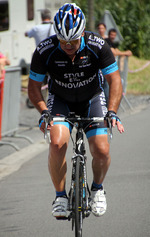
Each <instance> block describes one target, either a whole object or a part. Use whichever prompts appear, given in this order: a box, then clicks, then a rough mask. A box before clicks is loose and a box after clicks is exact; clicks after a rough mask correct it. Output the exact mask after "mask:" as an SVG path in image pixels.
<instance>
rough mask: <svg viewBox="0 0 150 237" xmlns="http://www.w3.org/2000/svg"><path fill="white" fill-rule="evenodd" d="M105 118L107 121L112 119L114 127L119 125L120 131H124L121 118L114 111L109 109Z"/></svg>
mask: <svg viewBox="0 0 150 237" xmlns="http://www.w3.org/2000/svg"><path fill="white" fill-rule="evenodd" d="M105 120H106V121H107V122H108V121H110V122H111V124H112V127H115V126H116V125H117V128H118V131H119V132H120V133H123V132H124V127H123V125H122V123H121V120H120V118H119V117H118V116H117V115H116V113H115V112H114V111H111V110H109V111H108V112H107V114H106V116H105Z"/></svg>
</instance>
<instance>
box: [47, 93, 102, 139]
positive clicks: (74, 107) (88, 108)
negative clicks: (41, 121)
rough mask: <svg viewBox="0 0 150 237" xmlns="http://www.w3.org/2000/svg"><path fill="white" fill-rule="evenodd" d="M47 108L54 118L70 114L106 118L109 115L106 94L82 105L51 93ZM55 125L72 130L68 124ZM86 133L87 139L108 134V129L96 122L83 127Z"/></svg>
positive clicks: (99, 95)
mask: <svg viewBox="0 0 150 237" xmlns="http://www.w3.org/2000/svg"><path fill="white" fill-rule="evenodd" d="M47 107H48V109H49V111H50V113H51V114H52V115H53V116H58V115H59V116H68V113H69V112H75V114H76V115H80V116H81V117H89V118H90V117H91V118H92V117H104V116H105V115H106V113H107V107H106V100H105V95H104V92H101V93H100V94H98V95H96V96H94V97H93V98H92V99H91V100H89V101H85V102H82V103H69V102H66V101H64V100H62V99H61V98H59V97H58V96H56V95H54V94H51V93H49V96H48V101H47ZM55 124H63V125H65V126H66V127H68V128H69V129H70V132H71V130H72V127H71V125H70V124H69V123H68V122H54V125H55ZM83 128H84V132H85V134H86V136H87V138H89V137H91V136H94V135H104V134H107V128H106V127H105V125H104V123H103V122H101V123H98V122H94V123H92V124H90V125H89V126H87V123H85V124H84V126H83Z"/></svg>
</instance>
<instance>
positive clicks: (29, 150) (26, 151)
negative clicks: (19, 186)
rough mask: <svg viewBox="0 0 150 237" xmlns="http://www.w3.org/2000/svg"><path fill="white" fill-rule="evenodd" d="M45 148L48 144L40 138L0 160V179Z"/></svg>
mask: <svg viewBox="0 0 150 237" xmlns="http://www.w3.org/2000/svg"><path fill="white" fill-rule="evenodd" d="M46 149H48V144H47V143H46V142H43V140H42V141H40V142H37V143H35V144H32V145H29V146H27V147H24V148H23V149H21V150H20V151H16V152H14V153H13V154H11V155H9V156H7V157H5V158H3V159H2V160H0V180H2V179H3V178H4V177H6V176H8V175H10V174H12V173H13V172H15V171H17V170H19V169H20V167H21V166H22V165H23V164H24V163H25V162H27V161H29V160H31V159H32V158H34V157H35V156H36V155H37V154H39V153H41V152H43V151H45V150H46Z"/></svg>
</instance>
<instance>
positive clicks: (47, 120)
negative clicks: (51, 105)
mask: <svg viewBox="0 0 150 237" xmlns="http://www.w3.org/2000/svg"><path fill="white" fill-rule="evenodd" d="M52 126H53V121H52V116H51V114H50V112H49V110H43V111H42V115H41V118H40V120H39V128H40V130H41V131H42V132H43V133H44V132H45V127H46V128H47V129H48V130H50V128H51V127H52Z"/></svg>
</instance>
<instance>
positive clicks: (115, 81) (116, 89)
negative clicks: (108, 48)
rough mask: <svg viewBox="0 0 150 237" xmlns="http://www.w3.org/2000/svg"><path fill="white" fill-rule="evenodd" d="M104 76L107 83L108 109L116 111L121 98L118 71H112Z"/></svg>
mask: <svg viewBox="0 0 150 237" xmlns="http://www.w3.org/2000/svg"><path fill="white" fill-rule="evenodd" d="M105 78H106V80H107V82H108V84H109V102H108V110H113V111H114V112H117V110H118V107H119V104H120V101H121V98H122V83H121V77H120V73H119V71H118V70H117V71H115V72H113V73H110V74H108V75H105Z"/></svg>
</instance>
